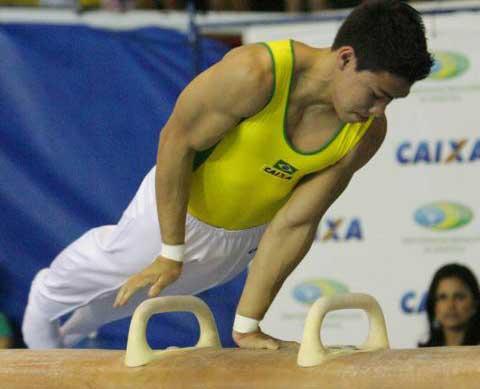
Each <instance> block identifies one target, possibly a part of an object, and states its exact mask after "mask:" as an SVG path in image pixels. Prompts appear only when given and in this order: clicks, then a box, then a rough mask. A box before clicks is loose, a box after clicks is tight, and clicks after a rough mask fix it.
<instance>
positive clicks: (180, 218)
mask: <svg viewBox="0 0 480 389" xmlns="http://www.w3.org/2000/svg"><path fill="white" fill-rule="evenodd" d="M194 153H195V152H194V150H192V149H191V148H190V147H189V146H188V144H187V142H185V141H182V139H179V137H175V134H174V133H173V134H169V133H168V132H167V131H166V132H165V134H162V137H161V138H160V143H159V147H158V156H157V170H156V175H155V193H156V202H157V215H158V220H159V224H160V231H161V236H162V241H163V242H164V243H166V244H170V245H178V244H183V243H184V242H185V219H186V214H187V206H188V199H189V194H190V178H191V175H192V164H193V157H194Z"/></svg>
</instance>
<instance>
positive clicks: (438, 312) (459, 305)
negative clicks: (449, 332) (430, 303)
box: [435, 277, 477, 329]
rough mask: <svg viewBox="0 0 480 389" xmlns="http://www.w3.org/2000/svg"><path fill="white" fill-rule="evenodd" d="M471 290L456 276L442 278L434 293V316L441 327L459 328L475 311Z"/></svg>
mask: <svg viewBox="0 0 480 389" xmlns="http://www.w3.org/2000/svg"><path fill="white" fill-rule="evenodd" d="M476 309H477V307H476V303H475V300H474V298H473V295H472V292H471V291H470V289H469V288H468V286H467V285H465V284H464V282H463V281H462V280H461V279H459V278H456V277H449V278H444V279H442V280H441V281H440V282H439V284H438V287H437V291H436V293H435V318H436V320H437V321H438V322H439V323H440V325H441V327H442V328H443V329H461V328H462V327H464V326H465V325H466V324H467V322H468V320H469V319H470V318H471V317H472V316H473V315H474V313H475V311H476Z"/></svg>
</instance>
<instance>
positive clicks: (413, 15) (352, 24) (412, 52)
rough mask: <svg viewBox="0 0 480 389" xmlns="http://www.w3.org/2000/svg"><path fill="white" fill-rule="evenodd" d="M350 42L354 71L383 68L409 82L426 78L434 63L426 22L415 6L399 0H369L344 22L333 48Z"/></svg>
mask: <svg viewBox="0 0 480 389" xmlns="http://www.w3.org/2000/svg"><path fill="white" fill-rule="evenodd" d="M342 46H351V47H352V48H353V49H354V51H355V56H356V58H357V71H361V70H369V71H371V72H381V71H386V72H389V73H391V74H393V75H396V76H398V77H401V78H403V79H405V80H407V81H408V82H409V83H410V84H413V83H414V82H415V81H419V80H423V79H424V78H426V77H427V76H428V75H429V73H430V69H431V67H432V65H433V59H432V56H431V55H430V53H429V52H428V50H427V39H426V37H425V26H424V24H423V21H422V18H421V16H420V14H419V12H418V11H417V10H415V9H414V8H413V7H411V6H410V5H408V4H407V3H405V2H402V1H400V0H372V1H366V2H364V3H362V4H361V5H359V6H358V7H356V8H355V9H354V10H353V11H352V13H351V14H350V15H349V16H348V17H347V19H346V20H345V21H344V22H343V24H342V25H341V27H340V29H339V30H338V32H337V35H336V37H335V40H334V42H333V46H332V50H337V49H339V48H340V47H342Z"/></svg>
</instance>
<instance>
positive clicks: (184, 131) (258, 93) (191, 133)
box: [114, 45, 273, 307]
mask: <svg viewBox="0 0 480 389" xmlns="http://www.w3.org/2000/svg"><path fill="white" fill-rule="evenodd" d="M271 66H272V64H271V60H270V57H269V54H268V52H267V50H266V49H265V48H264V47H262V46H261V45H251V46H244V47H241V48H238V49H235V50H232V51H231V52H230V53H229V54H227V55H226V56H225V57H224V59H223V60H222V61H220V62H219V63H218V64H216V65H214V66H212V67H211V68H210V69H208V70H207V71H205V72H204V73H202V74H200V75H199V76H198V77H197V78H195V79H194V80H193V81H192V82H191V83H190V84H189V85H188V86H187V87H186V88H185V90H184V91H183V92H182V93H181V95H180V96H179V98H178V100H177V103H176V105H175V108H174V110H173V113H172V115H171V116H170V118H169V120H168V122H167V123H166V125H165V127H164V128H163V130H162V133H161V136H160V142H159V146H158V156H157V170H156V176H155V191H156V202H157V213H158V220H159V224H160V231H161V235H162V241H163V243H165V244H169V245H178V244H182V243H184V241H185V218H186V214H187V204H188V198H189V194H190V178H191V175H192V165H193V158H194V156H195V152H196V151H201V150H205V149H207V148H209V147H211V146H213V145H214V144H215V143H217V142H218V141H219V140H220V139H222V137H223V136H224V135H225V133H226V132H227V131H228V130H230V129H232V128H233V127H234V126H235V125H236V124H237V123H238V122H239V121H240V120H241V119H242V118H244V117H249V116H252V115H254V114H255V113H257V112H258V111H260V110H261V109H262V107H264V106H265V104H266V103H267V102H268V99H269V97H270V93H271V90H272V88H273V77H272V71H271ZM152 261H153V262H152V263H151V264H150V265H149V266H147V267H146V268H145V269H143V270H142V271H141V272H139V273H137V274H134V275H133V276H131V277H130V278H129V279H128V280H127V282H126V283H125V284H124V285H123V286H122V287H121V288H120V290H119V292H118V293H117V297H116V299H115V302H114V307H119V306H122V305H124V304H125V303H126V302H127V301H128V300H129V299H130V297H131V296H132V295H133V294H134V293H136V291H137V290H139V289H140V288H143V287H145V286H147V285H152V286H151V287H150V289H149V292H148V294H149V296H150V297H154V296H156V295H158V294H159V293H160V292H161V290H162V289H163V288H165V287H166V286H167V285H169V284H171V283H172V282H175V280H176V279H178V277H179V276H180V274H181V271H182V263H181V262H177V261H172V260H171V259H169V258H164V257H162V255H159V256H157V258H152Z"/></svg>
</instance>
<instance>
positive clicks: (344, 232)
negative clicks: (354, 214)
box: [315, 218, 364, 242]
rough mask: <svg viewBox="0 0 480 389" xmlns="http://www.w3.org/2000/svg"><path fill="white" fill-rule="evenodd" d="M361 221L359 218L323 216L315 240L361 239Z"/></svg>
mask: <svg viewBox="0 0 480 389" xmlns="http://www.w3.org/2000/svg"><path fill="white" fill-rule="evenodd" d="M363 237H364V233H363V227H362V222H361V221H360V219H359V218H352V219H345V218H324V219H323V220H322V222H321V223H320V227H319V228H318V230H317V235H316V237H315V240H317V241H321V242H328V241H334V242H343V241H350V240H363Z"/></svg>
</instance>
